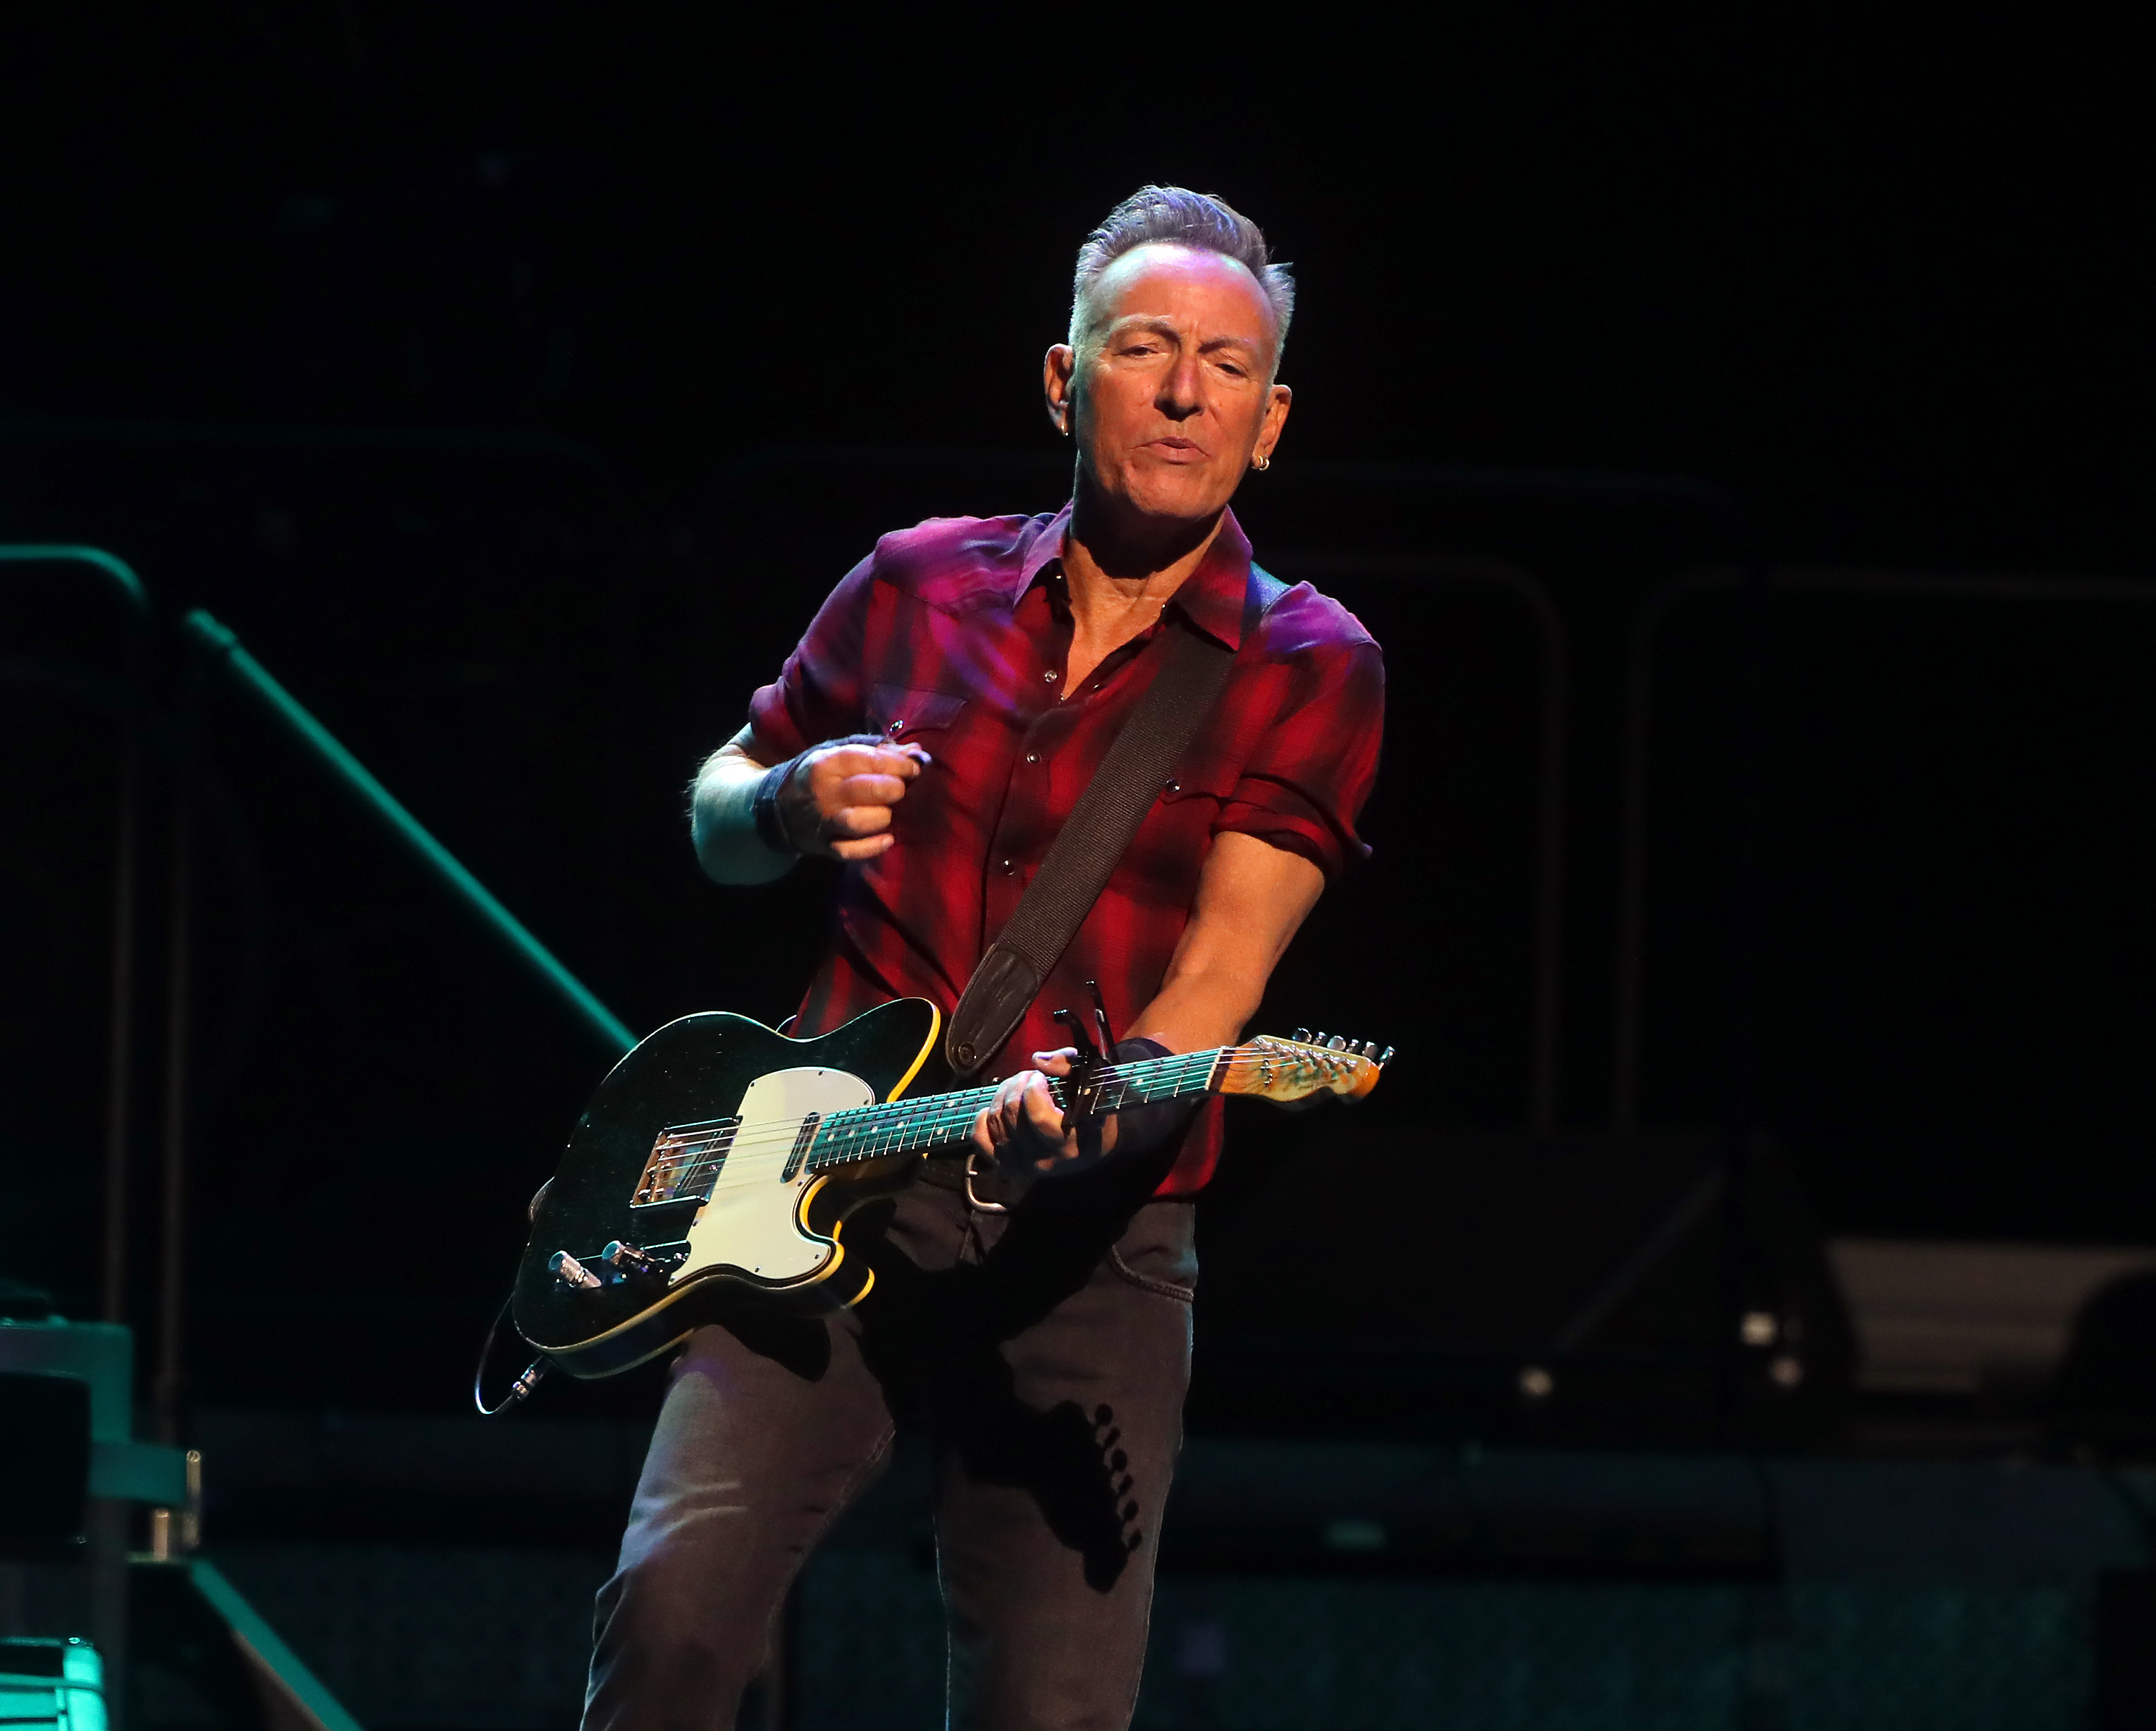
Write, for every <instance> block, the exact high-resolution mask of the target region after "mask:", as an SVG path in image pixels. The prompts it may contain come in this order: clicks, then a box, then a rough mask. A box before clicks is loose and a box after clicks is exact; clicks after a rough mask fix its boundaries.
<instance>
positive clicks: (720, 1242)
mask: <svg viewBox="0 0 2156 1731" xmlns="http://www.w3.org/2000/svg"><path fill="white" fill-rule="evenodd" d="M873 1105H875V1091H874V1090H873V1089H871V1088H870V1086H869V1085H868V1084H867V1083H866V1082H865V1081H862V1080H861V1079H860V1077H859V1076H849V1075H848V1074H847V1073H846V1072H845V1071H843V1070H816V1069H801V1070H774V1071H772V1072H771V1073H770V1074H769V1075H767V1076H758V1077H757V1079H756V1080H755V1081H752V1082H751V1083H750V1084H749V1086H748V1092H747V1093H745V1094H743V1095H742V1102H741V1107H740V1115H741V1127H740V1128H738V1129H737V1130H736V1131H735V1132H734V1139H733V1146H732V1151H731V1153H728V1155H727V1157H726V1164H725V1165H724V1166H722V1167H721V1169H719V1177H718V1182H717V1183H716V1184H715V1185H714V1186H713V1187H712V1189H711V1199H709V1200H708V1201H706V1203H705V1204H704V1205H703V1207H702V1208H701V1209H700V1210H697V1214H696V1224H695V1225H692V1226H690V1228H689V1253H688V1255H687V1256H685V1257H684V1258H683V1259H682V1261H681V1262H680V1265H679V1266H677V1267H676V1268H675V1270H674V1272H673V1276H672V1278H673V1279H674V1280H675V1281H680V1280H683V1279H685V1278H686V1277H687V1276H690V1275H692V1274H697V1273H701V1272H702V1271H704V1270H706V1269H709V1268H738V1269H740V1270H741V1271H742V1273H744V1274H752V1275H754V1276H757V1278H758V1279H759V1280H767V1281H789V1280H798V1279H800V1278H801V1277H802V1276H804V1275H809V1274H814V1272H815V1271H817V1270H818V1269H819V1268H820V1267H822V1266H824V1261H826V1260H827V1259H828V1258H829V1256H830V1255H831V1246H829V1245H828V1244H826V1243H825V1242H824V1240H821V1239H819V1238H810V1237H808V1235H805V1234H804V1233H803V1231H802V1230H801V1229H800V1227H799V1226H798V1225H795V1220H796V1217H797V1215H798V1210H799V1209H800V1206H801V1197H802V1193H803V1191H805V1190H807V1189H808V1186H809V1185H810V1184H814V1182H815V1181H816V1174H814V1173H813V1172H811V1171H809V1170H808V1165H807V1163H806V1162H803V1163H802V1169H801V1170H800V1171H798V1172H797V1173H796V1174H794V1175H793V1178H792V1179H791V1180H788V1179H786V1178H785V1177H784V1175H783V1174H784V1173H785V1169H786V1159H785V1155H786V1153H788V1151H789V1150H791V1148H793V1141H794V1137H795V1133H797V1132H798V1130H799V1128H800V1125H801V1121H802V1120H803V1118H805V1117H808V1114H809V1113H810V1112H819V1113H823V1114H824V1115H827V1116H828V1115H829V1114H830V1113H832V1112H845V1111H849V1110H850V1109H851V1108H852V1107H856V1106H873Z"/></svg>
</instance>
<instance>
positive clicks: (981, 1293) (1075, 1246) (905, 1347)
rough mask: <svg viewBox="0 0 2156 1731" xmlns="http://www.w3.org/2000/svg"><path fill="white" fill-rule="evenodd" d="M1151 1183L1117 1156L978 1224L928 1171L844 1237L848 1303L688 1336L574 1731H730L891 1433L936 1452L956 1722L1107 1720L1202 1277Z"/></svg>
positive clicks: (1147, 1559) (1143, 1584) (1124, 1667)
mask: <svg viewBox="0 0 2156 1731" xmlns="http://www.w3.org/2000/svg"><path fill="white" fill-rule="evenodd" d="M1159 1175H1160V1168H1159V1167H1158V1165H1157V1164H1156V1163H1154V1162H1153V1161H1151V1160H1147V1161H1143V1162H1134V1163H1131V1164H1130V1165H1129V1166H1127V1167H1118V1166H1116V1165H1113V1164H1111V1165H1110V1166H1107V1167H1106V1168H1102V1169H1098V1170H1096V1171H1095V1172H1092V1173H1089V1174H1081V1175H1080V1176H1078V1177H1075V1178H1070V1179H1056V1180H1054V1181H1052V1182H1050V1183H1045V1184H1039V1185H1037V1186H1035V1187H1034V1189H1033V1190H1032V1191H1031V1192H1030V1194H1028V1195H1027V1196H1026V1197H1025V1199H1024V1200H1023V1201H1022V1202H1020V1203H1019V1205H1018V1206H1017V1207H1015V1208H1014V1210H1013V1211H1012V1212H1011V1213H1010V1214H1009V1215H994V1214H988V1213H984V1212H976V1211H975V1210H973V1209H971V1208H970V1207H969V1206H968V1204H967V1202H966V1199H965V1197H964V1195H963V1194H962V1193H961V1192H960V1191H959V1189H957V1174H956V1172H955V1170H954V1169H949V1168H945V1167H937V1168H931V1169H928V1170H927V1172H925V1173H924V1175H923V1177H922V1178H921V1179H920V1180H918V1181H916V1183H915V1184H913V1185H912V1186H911V1188H909V1189H906V1191H905V1192H903V1193H902V1194H901V1195H899V1196H898V1197H897V1198H896V1199H895V1200H893V1201H891V1202H886V1203H882V1204H879V1205H876V1206H875V1209H873V1210H868V1211H865V1213H864V1214H862V1215H856V1216H855V1219H854V1220H852V1221H850V1222H849V1223H848V1225H847V1227H846V1229H845V1235H844V1243H845V1244H846V1246H847V1247H848V1253H849V1254H850V1255H863V1254H865V1255H866V1256H869V1257H870V1260H871V1261H872V1262H873V1264H874V1266H875V1270H876V1282H875V1289H874V1290H873V1291H872V1292H870V1294H869V1296H868V1297H867V1298H866V1299H865V1300H864V1301H863V1302H862V1303H861V1304H860V1306H859V1307H857V1308H856V1309H855V1310H853V1311H850V1312H847V1313H845V1314H844V1315H843V1316H839V1317H836V1318H831V1319H829V1320H828V1321H814V1322H809V1321H803V1320H798V1319H793V1318H764V1319H758V1320H755V1321H749V1320H744V1321H742V1322H741V1323H737V1324H734V1325H731V1326H730V1327H726V1328H702V1329H700V1330H698V1331H697V1333H696V1334H695V1335H694V1336H693V1337H691V1338H690V1342H689V1343H688V1345H687V1347H686V1348H685V1350H684V1351H683V1353H682V1354H681V1356H680V1359H679V1360H678V1361H677V1362H676V1364H675V1367H674V1371H673V1378H672V1383H671V1386H670V1389H669V1391H668V1394H667V1396H666V1401H665V1406H664V1408H663V1409H662V1410H661V1411H660V1418H659V1425H658V1429H657V1431H655V1433H654V1436H653V1437H652V1441H651V1451H650V1453H649V1456H647V1457H646V1459H645V1461H644V1473H643V1477H642V1478H641V1480H640V1481H639V1483H638V1485H637V1490H636V1501H635V1504H634V1508H633V1509H632V1512H631V1513H630V1516H629V1530H628V1533H626V1534H625V1535H624V1538H623V1540H622V1547H621V1560H620V1563H619V1566H618V1568H617V1569H616V1570H615V1573H614V1576H613V1579H611V1580H609V1581H608V1583H607V1585H605V1587H604V1588H603V1589H602V1590H600V1593H599V1597H598V1615H597V1645H596V1647H595V1650H594V1651H593V1658H592V1673H591V1687H590V1692H589V1695H588V1699H587V1702H586V1705H585V1710H584V1724H585V1727H586V1731H662V1728H663V1731H732V1728H733V1725H734V1719H735V1714H736V1712H737V1708H738V1704H739V1702H740V1699H741V1696H742V1691H743V1689H744V1688H745V1687H746V1686H747V1683H748V1682H749V1681H750V1679H751V1678H752V1677H753V1676H754V1675H755V1674H756V1673H757V1671H759V1670H760V1669H761V1668H762V1666H763V1664H764V1662H765V1658H766V1655H767V1649H768V1647H769V1646H770V1641H771V1634H772V1630H773V1625H774V1622H775V1620H776V1618H777V1615H778V1608H779V1605H780V1603H781V1601H782V1600H783V1598H784V1596H785V1594H786V1590H787V1589H788V1585H790V1584H791V1583H792V1581H793V1577H794V1575H795V1574H796V1573H797V1572H798V1570H799V1569H800V1567H801V1564H802V1562H803V1559H804V1558H805V1557H806V1556H807V1554H808V1550H809V1549H810V1547H811V1546H813V1545H814V1544H815V1543H816V1542H817V1540H818V1539H819V1538H821V1537H822V1536H823V1534H824V1532H825V1530H826V1529H827V1528H829V1526H830V1524H831V1523H832V1522H833V1521H834V1519H835V1518H837V1516H838V1515H839V1513H840V1512H841V1511H842V1510H843V1509H844V1508H845V1507H846V1505H847V1504H848V1502H850V1501H851V1500H852V1498H853V1497H855V1496H856V1495H857V1494H859V1492H860V1491H861V1489H862V1488H863V1487H865V1486H866V1485H867V1484H868V1483H869V1482H870V1481H872V1480H873V1479H874V1478H875V1477H876V1475H877V1474H878V1473H879V1472H880V1471H881V1470H882V1468H883V1466H884V1464H885V1459H886V1457H887V1456H888V1454H889V1451H890V1447H891V1437H892V1432H893V1430H894V1426H895V1424H896V1421H897V1420H900V1419H901V1418H905V1419H909V1420H911V1419H917V1420H919V1421H920V1422H921V1423H923V1424H924V1425H926V1426H927V1430H928V1431H929V1434H930V1436H932V1439H933V1441H934V1442H935V1445H936V1456H937V1507H936V1534H937V1572H938V1574H939V1575H940V1577H941V1579H942V1588H943V1595H944V1604H945V1606H946V1610H947V1615H948V1620H949V1624H950V1648H949V1669H948V1674H949V1677H950V1682H951V1692H952V1710H951V1717H950V1720H949V1723H951V1724H952V1726H954V1727H963V1728H968V1731H974V1728H980V1731H1034V1728H1046V1727H1051V1726H1052V1727H1058V1728H1071V1731H1076V1728H1081V1727H1083V1728H1088V1731H1091V1728H1095V1727H1103V1728H1119V1727H1122V1726H1126V1725H1127V1724H1128V1723H1129V1722H1130V1717H1131V1712H1132V1707H1133V1705H1134V1704H1135V1703H1136V1700H1137V1684H1138V1673H1139V1671H1140V1668H1141V1667H1142V1662H1143V1660H1144V1657H1145V1645H1146V1631H1147V1619H1148V1616H1149V1614H1150V1611H1151V1608H1152V1575H1153V1556H1154V1550H1155V1548H1156V1541H1157V1539H1158V1533H1159V1530H1160V1518H1161V1508H1162V1505H1163V1502H1164V1501H1165V1499H1166V1497H1167V1494H1168V1479H1169V1477H1170V1474H1171V1473H1172V1472H1173V1467H1174V1463H1175V1457H1176V1453H1177V1451H1178V1448H1179V1447H1180V1446H1181V1443H1182V1435H1183V1416H1182V1415H1183V1394H1184V1391H1185V1389H1186V1388H1187V1386H1188V1380H1189V1369H1190V1296H1191V1289H1192V1287H1193V1285H1194V1284H1195V1281H1196V1274H1197V1259H1196V1256H1195V1255H1194V1253H1193V1247H1192V1237H1191V1215H1192V1214H1193V1205H1192V1204H1190V1203H1188V1202H1163V1201H1153V1200H1148V1199H1147V1197H1148V1196H1149V1194H1150V1192H1151V1189H1152V1186H1153V1184H1155V1183H1156V1182H1157V1181H1158V1177H1159ZM982 1191H983V1195H985V1196H993V1195H998V1194H1002V1193H1001V1192H1000V1191H999V1190H998V1191H991V1190H990V1189H988V1186H986V1185H983V1187H982Z"/></svg>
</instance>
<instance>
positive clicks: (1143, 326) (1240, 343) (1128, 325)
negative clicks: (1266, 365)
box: [1109, 313, 1260, 355]
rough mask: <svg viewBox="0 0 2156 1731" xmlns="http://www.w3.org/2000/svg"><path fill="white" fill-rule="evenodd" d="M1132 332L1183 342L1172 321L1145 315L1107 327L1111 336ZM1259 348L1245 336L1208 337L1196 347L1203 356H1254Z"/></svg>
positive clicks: (1181, 335)
mask: <svg viewBox="0 0 2156 1731" xmlns="http://www.w3.org/2000/svg"><path fill="white" fill-rule="evenodd" d="M1132 331H1151V332H1152V333H1153V334H1154V335H1155V336H1172V337H1173V338H1174V339H1175V340H1176V341H1177V342H1181V341H1182V340H1183V332H1182V331H1180V330H1178V328H1177V327H1176V324H1175V321H1174V320H1173V319H1162V318H1154V317H1152V316H1149V315H1147V314H1145V313H1132V314H1131V315H1130V316H1128V317H1127V318H1120V319H1117V320H1116V321H1115V323H1114V324H1113V325H1111V326H1109V334H1110V335H1111V336H1127V335H1129V334H1130V333H1131V332H1132ZM1223 348H1239V349H1243V350H1245V351H1247V352H1249V353H1250V354H1254V355H1255V354H1256V353H1257V352H1258V350H1259V348H1260V345H1259V344H1257V343H1255V342H1251V341H1250V338H1249V337H1247V336H1209V337H1207V338H1206V339H1205V340H1204V342H1201V343H1199V345H1198V352H1199V354H1201V355H1204V354H1210V353H1211V352H1213V351H1214V350H1215V349H1223Z"/></svg>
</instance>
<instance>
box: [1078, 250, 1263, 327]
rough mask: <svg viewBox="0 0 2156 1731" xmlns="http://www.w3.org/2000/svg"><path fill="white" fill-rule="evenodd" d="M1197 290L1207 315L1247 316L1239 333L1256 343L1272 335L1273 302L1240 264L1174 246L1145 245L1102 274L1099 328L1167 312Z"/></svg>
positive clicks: (1098, 296)
mask: <svg viewBox="0 0 2156 1731" xmlns="http://www.w3.org/2000/svg"><path fill="white" fill-rule="evenodd" d="M1191 290H1198V291H1199V292H1200V293H1201V294H1204V296H1205V298H1206V299H1207V300H1209V302H1211V303H1212V305H1211V306H1209V308H1208V309H1207V310H1208V311H1209V312H1210V313H1211V314H1212V315H1213V316H1214V317H1215V318H1218V317H1219V316H1221V314H1222V313H1224V312H1228V313H1229V314H1230V316H1234V315H1235V314H1237V313H1242V314H1247V316H1248V328H1247V329H1246V330H1245V331H1239V332H1236V333H1235V334H1238V335H1245V336H1250V337H1251V338H1253V339H1255V340H1264V339H1266V338H1269V337H1270V336H1271V335H1272V326H1273V309H1272V302H1271V301H1270V300H1268V299H1267V298H1266V296H1265V290H1264V288H1263V287H1262V286H1260V284H1259V282H1258V280H1257V279H1256V278H1255V276H1253V275H1250V271H1249V270H1248V269H1247V268H1245V265H1243V264H1242V263H1241V262H1240V260H1238V259H1231V258H1229V257H1228V256H1226V254H1222V253H1216V252H1214V251H1212V250H1211V249H1209V248H1204V247H1193V246H1182V245H1178V244H1176V243H1175V242H1173V241H1161V240H1153V241H1147V243H1146V244H1144V245H1143V246H1138V247H1133V248H1132V249H1131V250H1130V251H1128V252H1127V253H1125V254H1123V255H1122V257H1121V258H1119V259H1116V260H1115V262H1114V263H1112V264H1111V265H1109V266H1108V268H1107V269H1106V270H1104V271H1102V272H1101V275H1100V279H1099V281H1098V283H1097V284H1096V286H1095V289H1094V297H1095V305H1096V306H1097V307H1098V308H1099V313H1098V317H1099V319H1100V321H1101V324H1103V325H1108V324H1112V323H1114V322H1115V321H1116V320H1118V319H1126V318H1132V317H1142V316H1146V315H1147V314H1148V313H1158V312H1163V311H1167V310H1168V307H1169V306H1170V304H1171V303H1172V302H1173V301H1176V300H1183V299H1184V298H1186V297H1187V296H1188V294H1189V293H1190V291H1191ZM1236 322H1238V323H1242V322H1243V320H1242V319H1240V318H1237V319H1236Z"/></svg>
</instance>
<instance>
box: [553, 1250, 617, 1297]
mask: <svg viewBox="0 0 2156 1731" xmlns="http://www.w3.org/2000/svg"><path fill="white" fill-rule="evenodd" d="M547 1266H548V1267H549V1268H551V1269H552V1270H553V1271H554V1278H555V1279H556V1280H557V1281H559V1282H561V1283H562V1285H563V1286H565V1287H568V1288H569V1289H570V1290H571V1291H572V1292H581V1291H586V1290H588V1289H591V1288H594V1287H599V1286H603V1284H605V1283H604V1282H603V1281H601V1280H600V1279H599V1277H598V1276H597V1275H596V1274H593V1272H592V1271H591V1270H590V1269H588V1268H587V1267H585V1266H584V1265H583V1263H581V1262H579V1261H577V1259H576V1258H575V1257H574V1256H571V1255H570V1254H569V1253H568V1252H567V1251H555V1252H554V1254H553V1255H552V1256H549V1257H547Z"/></svg>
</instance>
